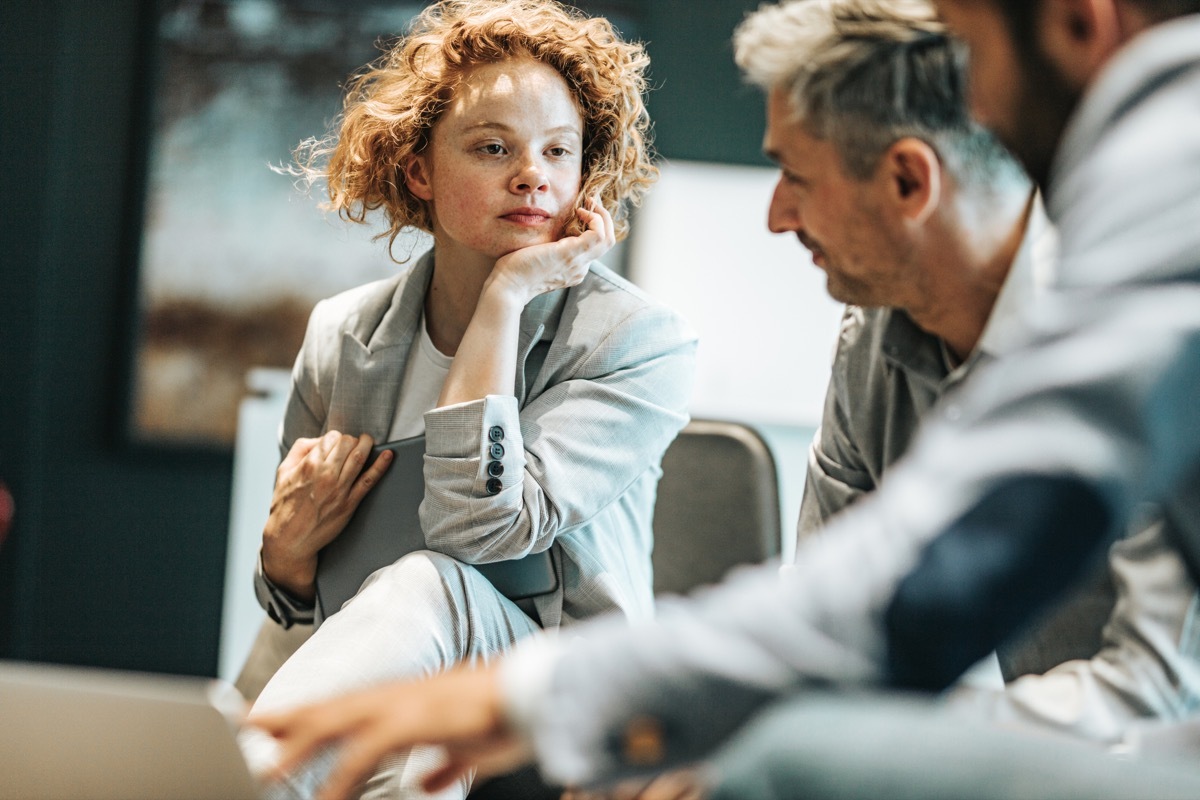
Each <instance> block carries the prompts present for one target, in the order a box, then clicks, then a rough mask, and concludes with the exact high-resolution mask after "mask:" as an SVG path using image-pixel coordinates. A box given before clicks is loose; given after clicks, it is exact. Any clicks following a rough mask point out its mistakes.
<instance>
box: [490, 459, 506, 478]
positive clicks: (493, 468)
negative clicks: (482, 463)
mask: <svg viewBox="0 0 1200 800" xmlns="http://www.w3.org/2000/svg"><path fill="white" fill-rule="evenodd" d="M503 474H504V465H503V464H501V463H500V462H499V461H493V462H491V463H490V464H488V475H491V476H492V477H493V478H499V477H500V476H501V475H503Z"/></svg>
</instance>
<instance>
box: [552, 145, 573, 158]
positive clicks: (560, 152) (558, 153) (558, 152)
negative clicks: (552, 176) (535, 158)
mask: <svg viewBox="0 0 1200 800" xmlns="http://www.w3.org/2000/svg"><path fill="white" fill-rule="evenodd" d="M546 153H547V155H551V156H553V157H554V158H564V157H566V156H569V155H570V154H571V151H570V150H568V149H567V148H565V147H551V148H550V149H549V150H547V151H546Z"/></svg>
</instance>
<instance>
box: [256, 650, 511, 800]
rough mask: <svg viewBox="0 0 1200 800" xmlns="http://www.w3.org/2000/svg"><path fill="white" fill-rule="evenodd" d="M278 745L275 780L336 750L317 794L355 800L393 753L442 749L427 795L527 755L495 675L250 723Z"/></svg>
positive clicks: (400, 688) (449, 676)
mask: <svg viewBox="0 0 1200 800" xmlns="http://www.w3.org/2000/svg"><path fill="white" fill-rule="evenodd" d="M246 724H248V725H251V726H254V727H256V728H260V729H262V730H263V731H265V732H266V733H268V734H270V735H271V736H273V737H274V738H275V740H276V741H277V742H278V743H279V748H280V760H279V763H278V765H277V767H276V775H275V776H274V777H276V778H278V777H282V776H283V775H286V774H287V773H288V772H290V771H292V770H293V769H295V768H296V767H298V766H299V765H300V764H302V763H303V762H304V761H306V760H307V759H309V758H311V757H312V756H313V755H315V754H316V753H317V752H318V751H319V750H321V749H323V748H325V747H329V746H333V747H334V748H335V750H336V753H337V756H336V764H335V765H334V767H333V769H332V770H331V771H330V773H329V777H328V778H327V779H326V781H325V784H324V785H323V786H322V787H321V790H320V793H319V795H318V797H319V798H321V800H342V798H347V797H352V796H354V795H353V793H354V792H355V791H356V790H358V789H359V787H361V786H362V784H363V782H364V781H365V780H366V779H367V778H369V777H370V776H371V774H372V773H373V772H375V771H376V769H377V768H378V765H379V762H380V760H381V759H382V758H383V757H384V756H386V755H387V754H388V753H391V752H395V751H397V750H403V749H406V748H409V747H412V746H414V745H418V744H430V745H440V746H441V747H443V748H444V749H445V750H446V753H447V755H448V760H447V762H446V763H445V764H444V765H443V766H442V767H440V768H439V769H437V770H436V771H435V772H433V773H431V774H430V775H428V776H426V778H425V779H424V781H423V785H424V788H425V790H426V791H427V792H431V793H432V792H437V791H439V790H441V789H444V788H446V787H447V786H450V785H451V784H452V783H454V782H455V781H456V780H457V779H458V778H459V777H460V776H462V775H463V774H464V773H466V772H467V771H468V770H470V769H471V768H472V767H475V768H477V769H478V771H479V773H478V774H479V775H480V776H481V777H486V776H489V775H497V774H501V773H505V772H509V771H512V770H513V769H515V768H516V767H518V766H520V765H521V764H523V763H525V762H526V761H528V760H529V758H530V755H531V754H530V751H529V749H528V747H527V746H525V745H524V744H523V743H522V742H521V741H520V739H518V737H517V736H516V735H515V734H514V733H513V732H512V731H511V730H510V729H509V728H508V725H507V723H506V721H505V717H504V713H503V709H502V706H501V700H500V689H499V685H498V681H497V677H496V668H495V667H494V666H493V667H483V668H463V667H460V668H458V669H454V670H451V671H450V672H446V673H443V674H441V675H438V676H436V677H434V678H430V679H428V680H425V681H419V682H405V683H388V684H383V685H381V686H377V687H374V688H371V689H365V690H362V691H359V692H355V693H353V694H348V695H344V696H342V697H338V698H334V699H332V700H327V701H325V702H323V703H318V704H315V705H311V706H306V707H303V708H299V709H296V710H293V711H290V712H284V713H276V714H266V715H262V716H257V715H255V716H251V717H250V718H249V719H248V720H247V721H246Z"/></svg>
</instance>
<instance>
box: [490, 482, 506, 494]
mask: <svg viewBox="0 0 1200 800" xmlns="http://www.w3.org/2000/svg"><path fill="white" fill-rule="evenodd" d="M503 488H504V484H503V483H501V482H500V479H499V478H488V482H487V493H488V494H500V490H501V489H503Z"/></svg>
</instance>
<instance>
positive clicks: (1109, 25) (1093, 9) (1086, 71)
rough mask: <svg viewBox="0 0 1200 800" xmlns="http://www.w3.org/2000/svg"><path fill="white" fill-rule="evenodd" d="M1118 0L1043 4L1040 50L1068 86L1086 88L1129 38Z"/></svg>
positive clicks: (1047, 1) (1038, 24)
mask: <svg viewBox="0 0 1200 800" xmlns="http://www.w3.org/2000/svg"><path fill="white" fill-rule="evenodd" d="M1117 2H1118V0H1043V2H1042V3H1041V4H1040V5H1039V8H1038V14H1037V19H1036V20H1035V26H1036V29H1037V38H1038V42H1037V44H1038V47H1039V49H1040V50H1041V52H1042V53H1043V54H1044V56H1045V58H1046V59H1047V60H1048V61H1049V62H1050V63H1051V65H1052V66H1054V67H1055V68H1056V69H1057V70H1058V72H1059V74H1061V75H1062V76H1063V77H1064V78H1065V79H1066V80H1067V83H1068V84H1069V85H1070V86H1071V87H1072V88H1076V89H1082V88H1083V87H1084V86H1086V85H1087V83H1088V81H1089V80H1090V79H1091V77H1092V76H1093V75H1095V74H1096V72H1098V71H1099V69H1100V67H1101V66H1103V64H1104V62H1105V61H1107V60H1108V58H1109V57H1110V56H1111V55H1112V53H1113V51H1115V50H1116V49H1117V48H1118V47H1120V46H1121V43H1122V41H1123V40H1124V39H1125V38H1127V37H1126V36H1125V35H1124V33H1123V31H1122V24H1121V18H1120V13H1119V11H1118V8H1117Z"/></svg>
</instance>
